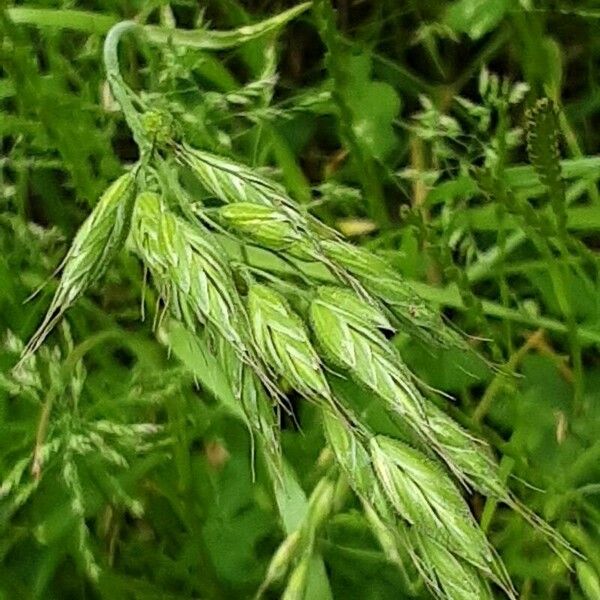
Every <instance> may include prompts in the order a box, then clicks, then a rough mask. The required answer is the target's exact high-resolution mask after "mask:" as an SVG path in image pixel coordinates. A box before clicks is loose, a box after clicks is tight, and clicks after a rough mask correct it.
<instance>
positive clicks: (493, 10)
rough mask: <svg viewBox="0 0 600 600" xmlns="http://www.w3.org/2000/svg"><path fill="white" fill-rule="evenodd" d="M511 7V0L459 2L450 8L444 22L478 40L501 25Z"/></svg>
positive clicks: (460, 0)
mask: <svg viewBox="0 0 600 600" xmlns="http://www.w3.org/2000/svg"><path fill="white" fill-rule="evenodd" d="M510 6H511V2H510V0H459V2H455V3H454V4H452V5H451V6H450V7H449V8H448V10H447V12H446V16H445V19H444V22H445V23H446V25H449V26H450V27H451V28H452V29H453V30H454V31H456V32H457V33H466V34H467V35H468V36H469V37H470V38H471V39H473V40H478V39H479V38H481V37H483V36H484V35H485V34H486V33H488V32H489V31H491V30H492V29H494V27H496V26H497V25H498V23H500V21H501V20H502V19H503V18H504V15H505V14H506V12H507V11H508V9H509V8H510Z"/></svg>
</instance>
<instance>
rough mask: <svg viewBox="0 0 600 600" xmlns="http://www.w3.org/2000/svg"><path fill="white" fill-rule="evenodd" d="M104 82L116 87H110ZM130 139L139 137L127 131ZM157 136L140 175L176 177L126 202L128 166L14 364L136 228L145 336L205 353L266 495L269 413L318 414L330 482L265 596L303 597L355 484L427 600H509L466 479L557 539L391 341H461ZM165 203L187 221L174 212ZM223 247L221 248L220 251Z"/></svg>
mask: <svg viewBox="0 0 600 600" xmlns="http://www.w3.org/2000/svg"><path fill="white" fill-rule="evenodd" d="M112 83H113V85H123V84H122V82H120V80H119V79H118V78H113V80H112ZM122 91H123V90H121V92H122ZM127 110H131V106H129V108H128V109H127ZM139 121H140V119H139V118H135V119H133V121H132V122H139ZM150 122H152V120H150ZM165 122H169V121H168V120H165V121H161V123H162V124H164V123H165ZM161 127H162V125H161ZM137 134H138V135H141V136H143V135H145V133H144V131H140V130H139V128H138V130H137ZM161 140H162V144H161V148H160V150H161V153H160V155H159V154H158V153H156V154H154V153H153V152H154V142H155V141H156V140H155V139H152V140H146V142H147V143H144V144H143V147H144V152H145V153H146V154H145V155H144V161H143V162H142V163H141V164H143V167H142V168H143V169H146V170H147V172H148V175H150V174H151V173H152V174H155V173H156V172H159V173H161V172H162V173H164V170H165V169H168V170H169V172H170V174H171V177H170V178H169V177H159V184H158V185H157V188H156V189H149V188H148V189H142V190H141V193H139V194H138V195H137V197H136V175H137V169H136V170H133V171H131V172H129V173H127V174H126V175H124V176H123V177H121V178H120V179H119V180H118V181H117V182H115V183H114V184H113V185H112V186H111V187H110V188H109V189H108V190H107V192H106V193H105V195H104V196H103V197H102V199H101V200H100V202H99V204H98V206H97V207H96V208H95V209H94V211H93V212H92V214H91V215H90V217H89V218H88V220H86V222H85V223H84V224H83V226H82V227H81V229H80V231H79V232H78V234H77V236H76V237H75V239H74V241H73V245H72V247H71V249H70V250H69V253H68V254H67V257H66V258H65V261H64V263H63V272H62V278H61V281H60V283H59V287H58V290H57V292H56V295H55V297H54V299H53V301H52V304H51V307H50V310H49V311H48V315H47V316H46V318H45V319H44V321H43V323H42V325H41V327H40V329H39V331H38V332H37V333H36V334H35V335H34V336H33V338H32V339H31V341H30V343H29V344H28V346H27V347H26V349H25V351H24V356H27V355H29V354H31V353H32V352H34V351H35V350H36V349H37V348H38V347H39V346H40V344H41V343H42V342H43V340H44V338H45V337H46V336H47V335H48V333H49V332H50V330H51V328H52V327H53V325H54V324H55V323H56V322H57V321H58V320H59V319H60V317H61V316H62V314H63V313H64V311H65V310H66V309H67V308H68V307H69V306H70V305H72V304H73V302H74V301H75V300H76V299H77V298H78V297H79V296H80V295H81V294H83V293H84V292H85V290H86V289H87V288H88V287H89V286H90V285H91V284H92V283H94V282H95V281H97V279H98V278H99V277H100V276H101V274H102V272H103V271H104V270H105V269H106V267H107V265H108V263H109V261H110V260H111V258H112V257H113V256H114V255H115V253H116V252H117V251H118V250H120V249H121V247H122V246H123V243H124V240H125V238H126V237H127V235H128V234H130V236H131V246H132V248H133V249H134V251H135V252H136V253H137V254H138V256H139V257H140V259H141V262H142V264H143V266H144V269H145V271H146V272H147V273H149V275H150V278H151V282H152V284H153V285H154V286H155V288H156V290H157V292H158V296H159V305H158V306H157V307H156V316H155V326H156V327H159V326H160V324H161V321H162V319H163V317H164V315H165V314H167V313H168V314H169V315H171V317H172V318H174V319H176V320H178V321H181V322H182V323H183V324H184V326H185V328H187V330H189V331H191V332H193V333H194V334H196V335H205V336H207V337H208V338H209V339H210V340H211V341H212V345H211V348H212V349H213V351H214V353H215V354H216V356H217V357H218V359H219V361H220V362H221V363H222V365H223V367H224V371H225V372H226V373H227V374H228V377H229V378H230V380H231V381H230V384H231V388H232V389H233V391H234V395H235V398H236V400H238V401H239V403H240V405H241V406H242V408H243V411H244V413H245V415H246V421H247V424H249V426H250V427H251V428H252V429H253V432H254V435H255V436H256V437H257V439H258V440H259V446H260V448H261V449H262V450H263V453H264V455H265V456H266V457H267V460H268V462H269V465H270V467H271V471H272V474H273V480H274V484H275V485H280V483H281V477H280V471H281V452H282V451H281V447H280V442H279V428H278V422H277V410H278V409H279V408H283V409H284V410H288V411H291V409H290V408H289V406H288V405H287V404H286V393H287V391H289V389H290V388H291V389H293V390H294V391H296V392H297V393H298V394H299V395H300V396H301V397H302V398H303V399H304V400H306V401H309V402H312V403H314V404H315V405H316V406H317V407H318V408H319V410H320V414H321V416H322V421H323V429H324V432H325V439H326V441H327V444H328V445H329V447H330V448H331V452H332V454H333V456H334V457H335V463H336V464H335V466H334V467H333V470H332V471H333V472H335V478H333V477H330V475H329V474H328V475H327V476H326V477H324V478H323V479H322V480H321V481H320V482H319V483H318V484H317V486H316V487H315V489H314V490H313V493H312V495H311V497H310V498H309V501H308V510H307V513H306V515H305V517H304V519H303V521H302V524H301V525H300V527H299V528H298V529H297V531H295V532H293V533H291V534H289V535H288V536H287V538H286V540H285V541H284V542H283V544H282V546H281V547H280V549H279V551H277V552H276V553H275V555H274V557H273V561H272V564H271V566H270V568H269V570H268V572H267V574H266V578H265V582H264V585H263V587H262V588H261V590H260V592H261V593H262V591H264V589H266V588H267V587H269V586H271V585H274V584H276V583H277V581H278V580H281V579H283V578H284V577H285V576H286V574H287V573H290V575H289V579H288V583H287V586H286V588H285V591H284V592H283V596H282V597H284V598H288V599H292V598H294V599H296V598H304V597H305V589H306V585H307V578H308V571H309V569H310V568H311V567H310V565H311V564H312V563H311V561H312V558H313V555H314V554H315V553H316V552H317V546H318V544H317V538H318V535H319V532H320V531H321V529H322V527H323V525H324V524H325V523H326V521H327V520H328V518H329V517H330V515H331V514H332V513H333V512H335V510H337V508H338V507H339V506H341V505H343V501H344V494H337V491H339V489H342V488H343V487H344V486H345V485H349V486H350V488H351V489H352V490H353V492H354V494H355V495H356V497H357V498H358V499H359V501H360V503H361V504H362V506H363V508H364V515H365V519H366V521H367V522H368V523H369V525H370V527H371V528H372V530H373V533H374V536H375V538H376V539H378V540H379V542H380V544H381V547H382V549H383V551H384V552H385V554H386V556H387V557H388V558H389V559H390V560H391V561H392V562H393V563H394V564H396V565H398V566H400V567H401V568H404V567H405V566H406V565H405V563H407V562H412V564H413V566H414V569H415V570H416V572H417V573H418V574H419V575H420V576H421V577H422V579H423V581H424V582H425V584H426V585H427V586H428V587H429V589H430V590H431V592H432V593H433V594H434V595H436V596H437V597H438V598H443V599H448V600H462V599H464V600H481V599H482V598H484V599H485V598H491V597H492V591H491V587H490V586H494V585H495V586H497V587H498V588H500V589H502V590H504V592H505V593H506V594H507V595H508V596H509V597H511V598H514V597H515V594H516V592H515V591H514V588H513V586H512V583H511V582H510V579H509V577H508V575H507V573H506V570H505V569H504V567H503V565H502V562H501V561H500V559H499V557H498V556H497V555H496V553H495V551H494V549H493V547H492V545H491V544H490V542H489V541H488V539H487V538H486V536H485V534H484V532H483V531H482V529H481V528H480V527H479V525H478V523H477V522H476V520H475V518H474V516H473V515H472V514H471V512H470V509H469V505H468V504H467V502H466V500H465V498H464V496H463V493H462V492H463V490H462V489H461V484H464V487H465V488H472V489H476V490H478V491H479V492H481V493H482V494H485V495H488V496H492V497H494V498H496V499H499V500H501V501H504V502H506V503H507V504H509V505H510V506H512V507H513V508H515V509H516V510H518V511H520V512H521V513H522V514H523V515H524V516H525V518H527V519H528V520H529V521H530V522H531V523H532V524H533V525H535V526H537V527H539V528H540V529H541V530H542V531H543V532H544V533H546V534H547V535H548V537H549V538H550V541H551V543H552V544H553V545H555V546H556V545H561V544H562V545H563V546H565V547H568V545H567V544H566V542H564V541H563V540H562V538H561V537H560V536H559V535H558V534H557V533H555V532H553V530H552V529H551V528H550V526H549V525H546V524H545V523H544V522H543V521H542V520H541V519H540V518H538V517H537V516H536V515H534V514H533V513H532V512H530V511H529V510H528V509H526V508H525V507H523V506H521V504H520V503H519V502H518V501H517V500H516V499H515V498H514V496H513V495H512V493H511V492H510V491H509V489H508V487H507V485H506V484H505V483H504V481H503V480H502V478H501V477H500V474H499V469H498V465H497V463H496V461H495V459H494V457H493V454H492V453H491V451H490V449H489V447H488V446H487V444H486V443H485V442H483V441H481V440H479V439H477V438H476V437H474V436H473V435H471V434H470V433H469V432H468V431H466V430H465V429H464V428H462V427H460V426H459V425H458V424H457V423H455V422H454V421H453V420H452V419H451V418H450V417H448V416H447V415H446V414H445V413H444V412H443V411H441V410H440V409H439V408H437V407H436V406H435V405H434V404H433V403H432V402H431V401H430V400H429V399H428V398H427V397H425V395H424V394H423V393H421V391H420V390H419V388H418V386H417V385H416V384H415V378H414V376H413V375H412V374H411V373H410V371H409V369H408V367H407V366H406V365H405V363H404V362H403V360H402V358H401V356H400V353H399V351H398V350H397V348H396V346H395V345H394V344H393V342H392V341H391V340H390V337H392V336H393V334H394V333H395V332H396V331H397V330H399V329H401V330H402V331H405V332H407V333H409V334H412V335H414V336H418V337H420V338H421V339H423V340H424V341H426V342H429V343H431V344H437V345H441V346H444V347H448V346H458V347H467V345H466V342H465V341H464V339H463V338H462V337H461V336H460V334H459V333H457V331H455V330H454V329H453V328H452V327H450V326H449V325H447V324H446V323H445V322H444V320H443V319H442V317H441V316H440V315H439V314H438V313H437V312H436V310H435V309H434V308H433V307H431V306H429V305H428V303H427V302H425V301H424V300H422V299H421V298H419V297H418V295H417V294H416V293H415V292H414V290H413V289H412V288H411V286H410V285H409V284H408V283H407V282H406V281H404V280H403V279H402V278H401V277H400V276H399V275H398V274H397V273H396V271H395V269H394V268H393V267H392V266H391V265H390V264H388V263H387V262H386V261H385V260H384V259H382V258H380V257H378V256H376V255H374V254H372V253H370V252H369V251H367V250H364V249H359V248H356V247H354V246H352V245H350V244H348V243H346V242H344V241H343V240H341V239H340V238H339V236H338V235H337V234H336V233H335V232H332V231H330V230H329V229H328V228H327V227H326V226H325V225H323V224H321V223H319V222H318V221H317V220H316V219H314V217H312V216H311V215H310V214H309V213H308V212H307V211H306V210H304V209H302V208H301V207H299V206H297V205H296V204H295V203H294V202H293V200H292V199H291V198H290V197H289V196H288V195H287V193H286V191H285V189H284V188H283V187H281V186H280V185H279V184H278V183H276V182H274V181H271V180H270V179H268V178H265V177H263V176H259V175H257V174H256V173H255V172H254V171H253V170H252V169H251V168H249V167H247V166H244V165H241V164H238V163H235V162H234V161H231V160H229V159H226V158H223V157H220V156H216V155H213V154H211V153H209V152H206V151H203V150H197V149H195V148H193V147H191V146H190V145H189V144H188V143H187V142H184V141H180V140H177V141H176V140H167V139H166V135H165V133H164V132H161ZM149 148H152V150H148V149H149ZM183 170H186V171H187V173H186V174H187V175H189V172H190V171H191V173H192V174H193V175H194V176H195V178H196V180H197V183H199V184H200V185H201V186H202V187H203V188H204V189H205V190H206V192H207V193H208V194H209V195H210V196H212V198H213V199H214V200H215V201H216V202H217V203H218V206H217V208H216V210H215V209H214V207H211V208H206V209H205V208H204V207H203V206H200V205H197V204H196V205H194V206H193V207H191V206H187V205H186V203H187V202H188V193H190V194H191V193H192V192H189V191H186V192H185V197H184V198H179V196H181V193H180V192H181V190H182V189H183V184H182V183H180V178H179V175H180V174H181V172H182V171H183ZM140 180H142V181H146V180H153V178H151V177H147V178H143V177H141V178H140ZM181 181H183V177H182V178H181ZM178 194H179V196H178ZM174 196H176V197H177V198H178V199H179V201H180V202H179V207H178V208H179V209H181V207H182V206H183V208H184V210H179V209H178V208H176V207H174V206H171V205H170V204H169V200H170V199H171V200H172V199H173V197H174ZM134 198H135V205H134ZM187 209H189V210H187ZM193 215H196V216H197V217H198V219H195V218H194V217H193ZM130 221H131V222H130ZM223 231H225V232H226V235H224V234H223ZM231 238H234V240H235V242H236V247H235V248H233V249H232V248H230V245H228V244H227V243H226V242H228V241H231ZM250 245H252V246H257V247H258V248H260V249H261V250H262V251H264V253H265V254H267V255H269V256H270V254H275V255H276V256H279V257H283V258H284V259H286V260H287V261H288V262H289V263H290V264H292V265H293V266H294V268H297V269H298V271H302V278H303V281H304V282H305V283H306V286H305V289H300V288H299V287H298V286H297V281H296V277H295V275H296V273H294V272H291V273H288V274H289V277H288V275H286V273H285V272H282V271H281V270H277V269H275V268H271V267H270V266H269V265H270V263H268V262H267V263H266V266H265V264H263V265H262V266H261V267H260V268H258V267H256V265H254V264H252V261H251V259H250V258H249V254H248V252H247V250H248V246H250ZM310 263H318V264H319V265H320V266H321V267H324V269H325V271H326V273H327V275H328V279H327V283H326V284H325V283H324V281H323V279H322V278H319V277H317V276H311V275H310V271H309V270H308V269H307V268H306V267H308V266H310ZM333 373H335V375H336V376H337V377H345V378H347V379H349V380H353V381H354V382H356V383H357V384H359V385H360V388H361V389H363V390H367V392H368V394H369V397H370V398H371V399H372V401H373V402H376V403H378V404H379V405H381V406H383V407H384V408H385V410H386V412H387V413H388V414H389V415H391V417H392V419H391V420H392V423H395V424H396V425H397V424H398V423H401V424H402V426H403V427H404V428H405V429H406V430H409V431H410V433H411V435H410V439H407V436H405V435H404V431H403V430H402V429H401V428H400V427H397V431H394V433H391V432H389V431H386V432H383V431H380V430H378V429H377V426H376V425H374V424H373V423H372V422H371V421H370V420H369V417H368V416H366V415H365V413H364V412H361V411H360V409H359V407H358V405H357V404H356V405H355V404H354V403H352V402H351V401H350V402H349V401H348V400H347V399H344V400H342V399H340V398H337V397H336V393H335V392H334V391H333V385H332V384H331V382H332V374H333ZM294 416H295V415H294ZM337 500H339V501H340V502H339V503H338V502H337Z"/></svg>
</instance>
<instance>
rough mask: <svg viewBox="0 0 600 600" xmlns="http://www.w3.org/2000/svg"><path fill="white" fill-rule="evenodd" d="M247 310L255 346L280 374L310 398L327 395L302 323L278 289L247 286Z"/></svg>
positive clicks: (323, 376) (316, 359) (264, 286)
mask: <svg viewBox="0 0 600 600" xmlns="http://www.w3.org/2000/svg"><path fill="white" fill-rule="evenodd" d="M248 314H249V316H250V323H251V327H252V332H253V334H254V340H255V342H256V346H257V348H258V349H259V351H260V352H261V354H262V356H263V357H264V360H265V362H267V364H269V365H270V366H271V367H272V368H273V369H274V370H275V371H276V372H277V373H278V374H279V375H281V376H282V377H285V378H286V379H287V381H288V382H289V383H290V384H291V385H292V386H293V387H294V388H296V389H297V390H298V391H299V392H301V393H302V394H303V395H304V396H306V397H309V398H315V397H322V398H328V397H329V396H330V391H329V385H328V384H327V380H326V379H325V375H324V373H323V370H322V368H321V361H320V359H319V356H318V354H317V353H316V352H315V350H314V348H313V346H312V344H311V342H310V340H309V337H308V332H307V331H306V328H305V326H304V323H303V322H302V320H301V319H300V317H298V315H297V314H296V313H294V312H293V311H292V310H291V308H290V307H289V305H288V303H287V301H286V300H285V298H283V296H281V295H280V294H279V293H278V292H276V291H274V290H272V289H271V288H269V287H267V286H266V285H262V284H256V283H254V284H252V285H250V287H249V289H248Z"/></svg>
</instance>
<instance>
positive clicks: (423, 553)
mask: <svg viewBox="0 0 600 600" xmlns="http://www.w3.org/2000/svg"><path fill="white" fill-rule="evenodd" d="M407 538H408V540H409V542H408V543H409V544H410V545H411V548H412V553H413V560H414V561H415V565H416V566H417V569H418V570H419V572H420V573H421V575H422V576H423V579H424V580H425V582H426V584H427V585H428V587H429V589H430V590H431V591H432V592H433V594H434V595H435V596H436V597H438V598H440V599H441V600H448V599H450V598H451V599H452V600H493V595H492V591H491V589H490V587H489V585H488V583H487V581H486V580H485V579H484V578H483V577H482V576H481V575H480V573H479V572H478V570H477V569H476V568H475V567H473V566H472V565H471V564H469V563H468V562H466V561H464V560H462V559H461V558H460V557H458V556H456V555H455V554H453V553H452V552H451V551H450V550H449V549H448V548H447V547H446V546H445V545H444V544H441V543H440V542H438V541H437V540H436V539H435V538H433V537H430V536H427V535H425V534H423V533H422V532H420V531H419V529H418V528H416V527H411V528H410V531H408V532H407Z"/></svg>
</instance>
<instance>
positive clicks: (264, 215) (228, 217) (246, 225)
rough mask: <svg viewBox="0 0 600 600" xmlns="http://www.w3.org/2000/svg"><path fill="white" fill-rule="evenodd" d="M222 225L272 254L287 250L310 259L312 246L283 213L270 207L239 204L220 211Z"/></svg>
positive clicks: (246, 203) (247, 203)
mask: <svg viewBox="0 0 600 600" xmlns="http://www.w3.org/2000/svg"><path fill="white" fill-rule="evenodd" d="M219 219H220V221H221V222H222V223H223V224H224V225H225V226H227V227H229V228H230V229H231V230H233V231H235V232H236V233H238V234H241V235H243V236H244V237H245V238H247V239H250V240H251V241H252V242H254V243H256V244H258V245H261V246H263V247H265V248H268V249H269V250H279V251H281V250H286V251H288V252H289V253H291V254H292V255H293V256H296V257H297V258H305V259H310V258H311V256H312V254H311V247H310V242H309V240H307V238H306V237H305V236H303V235H302V233H301V230H299V229H298V228H297V227H295V226H294V224H293V223H292V222H291V221H290V219H289V217H288V216H287V215H286V214H285V213H284V212H282V211H280V210H276V209H274V208H272V207H270V206H263V205H258V204H252V203H249V202H237V203H235V204H227V205H225V206H223V207H222V208H221V209H220V210H219Z"/></svg>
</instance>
